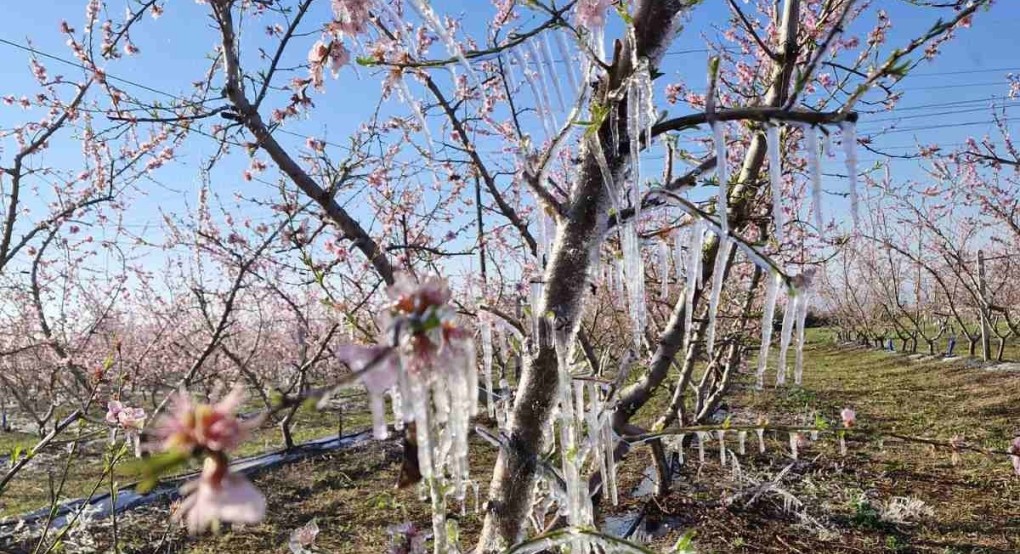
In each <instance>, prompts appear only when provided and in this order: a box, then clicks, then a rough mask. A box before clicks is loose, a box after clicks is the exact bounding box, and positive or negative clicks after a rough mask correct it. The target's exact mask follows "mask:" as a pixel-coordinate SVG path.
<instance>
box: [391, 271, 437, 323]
mask: <svg viewBox="0 0 1020 554" xmlns="http://www.w3.org/2000/svg"><path fill="white" fill-rule="evenodd" d="M386 294H387V295H388V296H389V297H390V299H391V300H393V305H392V308H393V309H394V310H395V311H398V312H402V313H405V314H409V315H410V314H414V315H421V314H423V313H424V312H425V310H426V309H428V308H430V307H438V306H443V305H445V304H446V303H447V302H449V301H450V298H451V294H450V289H449V287H447V286H446V282H445V281H443V280H442V279H440V278H439V277H435V276H433V277H429V278H427V279H425V281H424V282H422V283H420V284H419V283H416V282H415V281H414V279H412V278H411V277H410V276H409V275H407V274H404V273H402V274H400V275H397V277H396V280H395V282H394V283H393V285H391V286H390V287H389V288H388V289H386Z"/></svg>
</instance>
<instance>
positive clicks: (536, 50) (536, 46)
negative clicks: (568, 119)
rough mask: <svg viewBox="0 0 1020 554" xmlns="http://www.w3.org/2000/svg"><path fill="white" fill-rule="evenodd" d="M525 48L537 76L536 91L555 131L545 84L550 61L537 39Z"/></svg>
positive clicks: (552, 113) (550, 102) (554, 119)
mask: <svg viewBox="0 0 1020 554" xmlns="http://www.w3.org/2000/svg"><path fill="white" fill-rule="evenodd" d="M527 46H528V49H529V50H530V56H531V63H532V65H534V66H535V73H537V74H538V90H539V92H541V93H542V102H543V103H544V105H545V107H546V109H547V110H549V113H548V116H549V122H550V123H551V124H552V128H553V129H554V130H555V129H556V118H555V115H554V113H555V112H553V110H552V100H551V98H552V96H551V95H550V94H549V85H548V84H547V83H548V81H549V75H548V74H547V73H546V69H547V68H551V67H552V59H551V58H546V57H545V51H544V50H542V47H541V45H540V42H539V41H538V40H537V39H536V40H532V41H529V42H528V43H527ZM561 104H562V102H561ZM550 138H551V135H550Z"/></svg>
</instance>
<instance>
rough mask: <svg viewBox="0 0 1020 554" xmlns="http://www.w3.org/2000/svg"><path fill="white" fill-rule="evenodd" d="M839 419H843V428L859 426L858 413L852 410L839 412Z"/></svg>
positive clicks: (847, 409)
mask: <svg viewBox="0 0 1020 554" xmlns="http://www.w3.org/2000/svg"><path fill="white" fill-rule="evenodd" d="M839 417H841V418H843V427H846V428H847V429H849V428H851V427H853V426H854V425H856V424H857V412H855V411H854V410H853V409H852V408H843V411H841V412H839Z"/></svg>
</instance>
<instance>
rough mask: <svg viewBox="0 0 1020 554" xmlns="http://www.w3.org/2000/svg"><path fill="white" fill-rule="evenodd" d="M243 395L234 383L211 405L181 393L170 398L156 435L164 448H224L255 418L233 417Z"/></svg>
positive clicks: (241, 435)
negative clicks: (169, 410)
mask: <svg viewBox="0 0 1020 554" xmlns="http://www.w3.org/2000/svg"><path fill="white" fill-rule="evenodd" d="M243 399H244V389H243V388H242V387H240V386H237V387H234V389H233V390H231V391H230V393H229V394H227V395H226V396H225V397H223V398H222V399H221V400H220V401H219V402H217V403H216V404H215V405H209V404H197V405H196V404H195V403H193V402H192V401H191V398H190V397H189V396H188V395H187V394H185V393H178V394H177V396H176V397H175V398H174V407H173V414H172V415H171V416H169V417H164V418H163V419H162V420H161V422H160V424H159V425H158V426H157V435H158V436H159V438H160V439H161V441H162V448H163V449H164V450H179V451H186V452H190V451H193V450H195V449H196V448H203V449H205V450H209V451H212V452H226V451H229V450H233V449H235V448H237V447H238V445H240V444H241V443H242V442H243V441H244V440H245V438H247V435H248V432H249V431H250V430H251V429H252V428H254V427H255V426H256V425H257V424H258V423H257V422H242V421H240V420H238V419H237V416H236V412H237V408H238V407H239V406H240V405H241V401H242V400H243Z"/></svg>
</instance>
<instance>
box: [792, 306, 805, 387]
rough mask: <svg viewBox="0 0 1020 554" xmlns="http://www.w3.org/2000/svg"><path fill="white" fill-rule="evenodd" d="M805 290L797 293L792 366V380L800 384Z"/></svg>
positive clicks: (801, 376)
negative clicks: (795, 336) (795, 333)
mask: <svg viewBox="0 0 1020 554" xmlns="http://www.w3.org/2000/svg"><path fill="white" fill-rule="evenodd" d="M807 312H808V303H807V291H806V290H802V291H800V292H799V293H798V294H797V321H796V327H797V352H796V357H795V361H794V367H793V382H794V383H796V384H797V385H800V384H801V382H802V381H803V379H804V324H805V323H806V320H807Z"/></svg>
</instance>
